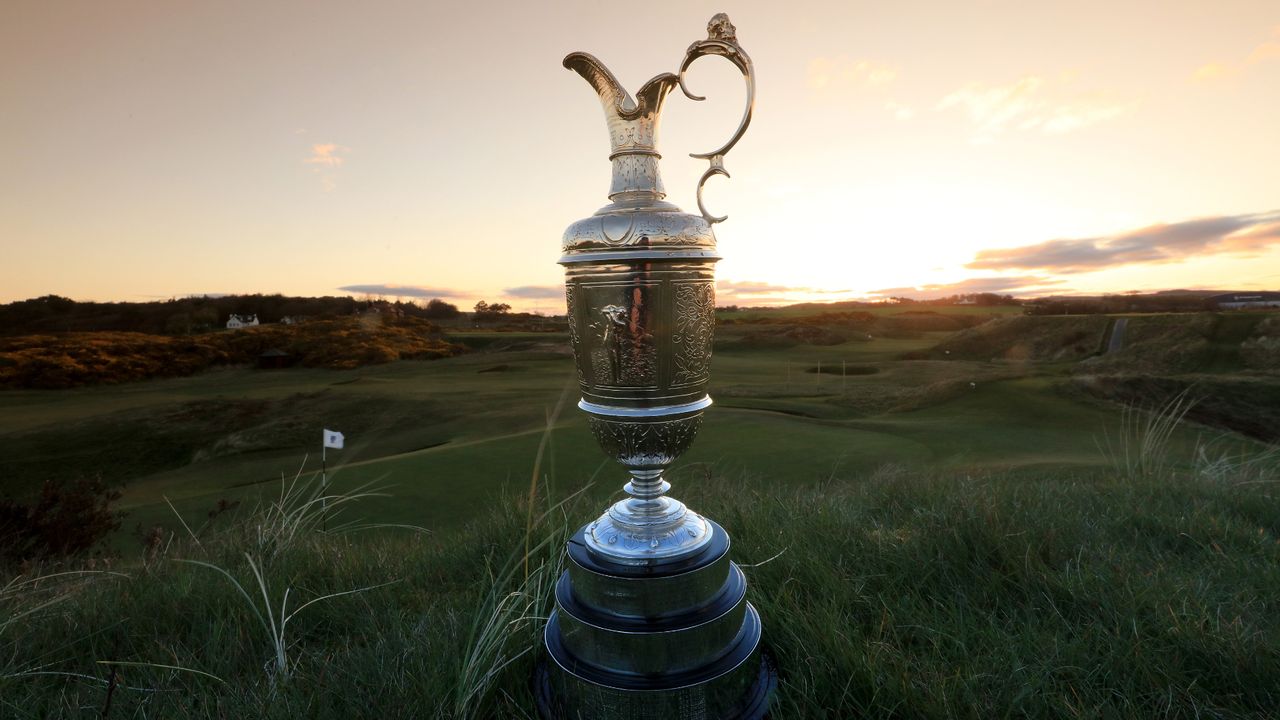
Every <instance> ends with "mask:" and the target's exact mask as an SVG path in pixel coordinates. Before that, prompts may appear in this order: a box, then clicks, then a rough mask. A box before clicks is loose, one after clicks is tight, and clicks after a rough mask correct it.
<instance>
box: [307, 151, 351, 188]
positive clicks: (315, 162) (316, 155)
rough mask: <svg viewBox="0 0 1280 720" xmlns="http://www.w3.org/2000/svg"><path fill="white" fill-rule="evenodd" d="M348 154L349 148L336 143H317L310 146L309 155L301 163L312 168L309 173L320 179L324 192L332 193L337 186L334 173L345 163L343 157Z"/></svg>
mask: <svg viewBox="0 0 1280 720" xmlns="http://www.w3.org/2000/svg"><path fill="white" fill-rule="evenodd" d="M349 152H351V148H348V147H343V146H342V145H338V144H337V143H317V144H315V145H312V146H311V154H310V155H309V156H307V158H306V159H304V160H303V161H302V162H304V163H306V164H308V165H311V166H313V167H312V168H311V171H312V172H314V173H315V174H316V175H318V176H319V177H320V184H321V185H322V186H323V187H324V189H325V192H332V191H333V190H334V188H336V187H337V186H338V182H337V175H336V173H337V171H338V169H339V168H341V167H342V164H343V163H344V162H346V158H344V157H343V156H344V155H346V154H347V153H349Z"/></svg>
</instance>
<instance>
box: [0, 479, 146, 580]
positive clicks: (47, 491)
mask: <svg viewBox="0 0 1280 720" xmlns="http://www.w3.org/2000/svg"><path fill="white" fill-rule="evenodd" d="M119 499H120V491H119V490H116V489H114V488H111V487H108V486H107V485H106V483H104V482H103V481H102V478H101V477H87V478H81V479H80V480H78V481H76V482H72V483H59V482H55V481H52V480H46V481H45V483H44V485H43V486H41V488H40V493H39V494H38V495H37V496H36V498H35V501H34V503H32V504H30V505H27V504H24V503H21V502H19V501H17V500H15V499H12V498H0V559H2V560H5V561H10V562H15V563H18V562H22V561H25V560H33V559H42V558H61V557H70V556H76V555H84V554H86V553H88V552H89V551H90V550H92V549H93V547H94V546H95V545H97V544H98V543H99V542H100V541H101V540H102V539H104V538H105V537H106V536H107V535H108V534H109V533H111V532H114V531H115V530H117V529H118V528H119V527H120V518H121V516H122V514H121V513H119V512H117V511H115V510H112V509H111V503H113V502H115V501H116V500H119Z"/></svg>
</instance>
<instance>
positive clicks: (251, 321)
mask: <svg viewBox="0 0 1280 720" xmlns="http://www.w3.org/2000/svg"><path fill="white" fill-rule="evenodd" d="M257 324H258V316H257V315H256V314H255V315H232V316H231V317H229V318H227V329H228V330H235V329H237V328H244V327H255V326H257Z"/></svg>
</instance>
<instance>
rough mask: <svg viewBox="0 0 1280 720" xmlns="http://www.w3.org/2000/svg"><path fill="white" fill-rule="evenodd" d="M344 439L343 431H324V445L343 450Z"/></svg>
mask: <svg viewBox="0 0 1280 720" xmlns="http://www.w3.org/2000/svg"><path fill="white" fill-rule="evenodd" d="M343 439H344V438H343V437H342V433H340V432H338V431H337V430H325V431H324V446H325V447H327V448H336V449H338V450H341V449H342V441H343Z"/></svg>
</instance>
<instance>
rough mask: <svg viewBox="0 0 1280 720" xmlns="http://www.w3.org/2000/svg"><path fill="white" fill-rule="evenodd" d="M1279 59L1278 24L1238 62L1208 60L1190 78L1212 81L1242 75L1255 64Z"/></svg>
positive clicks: (1279, 31)
mask: <svg viewBox="0 0 1280 720" xmlns="http://www.w3.org/2000/svg"><path fill="white" fill-rule="evenodd" d="M1272 60H1280V25H1276V26H1275V27H1273V28H1271V37H1270V38H1268V39H1266V40H1263V41H1262V42H1260V43H1258V44H1257V45H1254V46H1253V49H1252V50H1250V51H1249V54H1248V55H1246V56H1245V57H1244V59H1243V60H1240V61H1239V62H1216V61H1215V62H1210V63H1205V64H1204V65H1201V66H1200V67H1198V68H1196V70H1195V72H1193V73H1191V79H1192V80H1199V81H1202V82H1203V81H1212V80H1223V79H1226V78H1231V77H1236V76H1238V75H1243V74H1244V73H1245V72H1246V71H1248V70H1249V69H1250V68H1253V67H1255V66H1257V65H1261V64H1263V63H1267V62H1270V61H1272Z"/></svg>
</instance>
